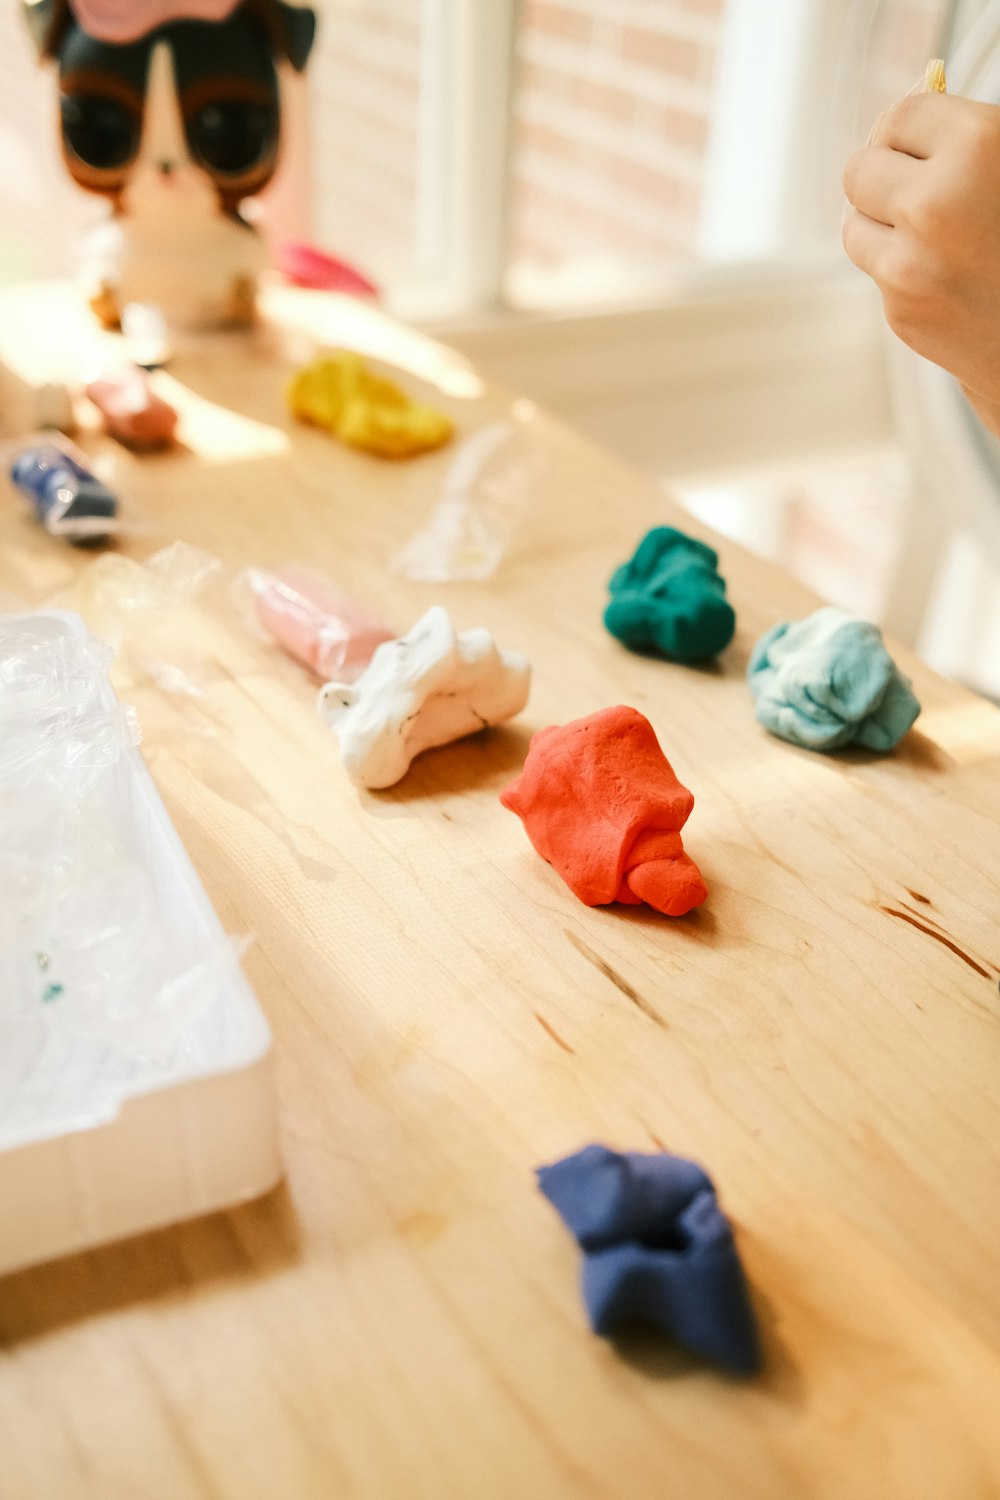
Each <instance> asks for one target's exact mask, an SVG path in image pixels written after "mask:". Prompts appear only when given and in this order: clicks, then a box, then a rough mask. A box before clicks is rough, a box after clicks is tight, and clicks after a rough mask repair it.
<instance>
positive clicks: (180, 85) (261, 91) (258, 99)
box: [59, 7, 280, 211]
mask: <svg viewBox="0 0 1000 1500" xmlns="http://www.w3.org/2000/svg"><path fill="white" fill-rule="evenodd" d="M59 75H60V112H61V123H62V139H63V151H64V155H65V159H66V165H67V167H68V169H69V171H70V173H71V175H72V176H73V178H74V179H75V181H76V182H78V183H79V185H80V186H81V187H83V188H86V189H88V190H89V191H90V192H95V193H101V194H103V195H104V196H106V197H109V198H112V199H113V200H115V201H116V202H117V203H120V204H125V205H126V206H128V199H129V197H130V196H135V195H139V196H145V195H147V194H148V193H149V192H150V191H151V190H152V189H153V188H154V186H155V187H156V188H157V189H162V196H163V197H164V199H165V201H166V202H168V203H169V201H170V200H171V198H173V199H176V200H178V206H179V203H180V200H181V199H182V197H183V196H184V195H185V194H187V195H189V196H190V195H191V194H193V193H195V192H198V193H199V194H200V195H201V196H204V194H205V193H206V192H211V193H212V194H213V195H214V198H215V201H216V202H219V203H221V206H222V207H223V208H224V209H225V210H227V211H233V210H235V208H236V205H237V204H238V203H239V202H240V200H241V199H243V198H248V197H251V196H252V195H253V194H255V193H258V192H260V190H261V189H262V188H263V187H264V186H265V185H266V184H267V182H268V181H269V180H270V178H271V177H272V175H273V174H274V170H275V167H276V165H277V160H278V144H279V137H280V102H279V93H278V79H277V73H276V70H275V64H274V59H273V56H272V52H271V46H270V42H269V39H268V37H267V35H266V33H265V31H264V30H263V28H262V27H261V26H260V25H259V23H258V21H257V20H256V18H255V17H254V16H253V15H252V14H250V13H249V12H248V10H247V9H246V8H245V7H243V8H240V9H239V10H237V11H236V13H235V14H234V15H232V16H231V17H230V18H229V19H228V20H225V21H222V22H218V23H212V24H209V23H206V22H203V21H176V22H172V23H171V24H169V25H166V26H161V27H159V28H157V29H156V30H155V31H152V32H150V33H149V34H148V35H147V36H144V37H142V38H141V39H140V40H138V41H135V42H130V43H127V44H125V45H116V44H113V43H110V42H106V41H99V40H96V39H95V38H93V37H91V36H89V35H88V34H87V33H86V32H84V31H82V30H81V29H80V27H79V26H77V25H72V26H71V27H70V28H69V30H68V32H67V33H66V35H65V37H64V39H63V42H62V45H61V46H60V48H59Z"/></svg>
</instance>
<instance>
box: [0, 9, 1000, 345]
mask: <svg viewBox="0 0 1000 1500" xmlns="http://www.w3.org/2000/svg"><path fill="white" fill-rule="evenodd" d="M313 3H314V4H316V6H317V9H318V10H319V12H320V22H321V25H320V36H319V42H318V46H317V50H316V53H315V54H314V58H313V61H312V64H311V67H310V71H309V85H308V86H309V136H308V140H307V143H306V148H305V149H306V152H307V155H308V164H309V172H308V181H309V183H310V184H311V185H310V186H309V187H308V188H307V187H306V186H305V180H306V174H300V175H301V176H302V178H303V185H302V186H301V187H300V188H299V190H298V191H299V205H298V209H299V211H298V212H297V213H295V214H293V219H294V224H293V225H292V227H294V229H295V231H296V232H298V231H299V229H301V228H303V227H306V228H308V230H309V232H310V233H311V234H312V235H313V237H314V238H315V239H316V240H317V242H318V243H320V244H321V245H322V246H324V248H327V249H329V250H331V251H332V252H334V253H336V254H339V255H342V256H344V257H345V258H347V259H349V260H353V261H355V262H356V263H357V264H358V265H359V266H360V267H361V269H363V270H366V271H368V272H369V273H370V274H371V275H372V276H373V277H374V278H375V279H376V280H378V281H380V282H382V283H383V285H384V286H385V288H386V290H387V293H388V299H389V305H390V306H391V307H393V308H394V309H395V310H397V311H400V312H402V313H404V314H408V315H415V316H419V315H421V314H423V313H433V312H448V311H451V312H454V311H461V310H468V309H472V308H475V307H476V306H484V305H491V304H492V305H496V303H497V302H499V301H501V300H504V299H506V300H507V301H508V302H511V303H513V304H515V305H519V306H522V307H533V308H538V309H545V308H547V307H550V306H556V305H561V304H562V305H564V304H566V303H568V302H574V303H576V304H577V305H579V304H580V303H588V302H590V303H597V302H601V301H607V300H609V299H610V300H615V299H621V298H624V299H625V300H629V301H633V302H634V301H636V300H637V299H639V300H641V299H642V298H643V297H645V296H650V297H652V296H662V295H663V294H665V293H669V291H670V290H671V289H672V288H674V287H675V286H676V285H677V283H678V281H679V280H683V279H684V278H686V277H689V276H691V275H692V274H697V273H698V271H699V268H702V267H704V266H706V265H714V266H718V265H722V266H733V265H742V264H744V263H746V262H758V263H759V262H762V261H763V262H771V263H773V262H774V261H776V260H781V259H783V258H788V257H792V258H795V257H800V258H801V257H802V256H812V255H816V254H820V255H822V254H831V253H835V252H837V251H838V231H839V221H840V204H841V197H840V169H841V165H842V162H843V160H844V158H845V156H846V155H847V154H848V153H849V151H850V150H851V149H852V148H853V146H854V145H855V144H857V142H858V141H859V140H860V139H862V138H863V136H864V133H865V130H866V128H867V124H868V122H869V121H870V120H871V118H872V117H873V116H874V114H875V113H876V112H877V111H878V109H880V108H882V107H884V106H885V105H886V103H888V102H889V101H890V100H892V99H893V98H895V97H898V96H899V95H900V94H901V93H903V92H905V90H906V89H907V88H908V87H909V86H910V85H911V83H912V82H913V81H914V80H915V79H916V78H918V77H919V76H920V73H921V71H922V69H923V66H924V63H925V62H926V60H927V58H928V56H930V55H932V54H935V53H937V52H938V51H939V50H940V48H941V46H942V44H943V38H944V36H945V34H946V28H947V26H948V24H949V22H951V23H953V24H960V23H959V22H958V21H956V17H958V16H959V14H961V16H962V17H964V18H966V19H967V17H968V12H969V11H970V10H972V9H974V8H975V7H976V6H977V5H978V4H979V3H980V0H325V3H324V0H319V3H317V0H313ZM0 49H2V50H0V58H2V61H0V90H2V92H0V98H2V100H3V104H2V107H0V183H2V187H0V198H2V207H3V213H2V215H0V225H2V228H0V275H3V276H6V277H8V278H10V277H11V276H17V275H21V276H23V275H25V274H39V273H52V272H54V273H65V272H66V271H67V270H69V269H70V265H71V256H72V250H71V246H72V242H73V239H74V236H75V233H76V231H78V230H79V229H80V227H81V225H83V224H85V223H87V222H90V221H92V220H93V218H94V216H95V215H96V214H98V213H100V212H101V206H100V205H99V204H96V203H93V202H91V201H89V200H87V199H86V198H85V197H84V196H83V195H81V194H80V193H78V192H77V191H76V190H75V189H73V188H72V187H71V186H70V185H69V183H68V182H67V181H66V179H65V174H64V172H63V171H62V169H61V166H60V164H59V161H58V154H57V152H56V149H55V140H54V137H55V131H54V117H55V110H54V103H53V80H52V78H51V75H44V74H42V73H40V71H39V69H38V68H37V66H36V64H35V61H34V59H33V57H32V55H31V49H30V47H29V45H28V42H27V38H26V36H25V35H24V27H23V24H22V21H21V17H20V14H19V10H18V7H17V6H16V5H14V4H13V3H11V4H8V5H5V6H3V7H2V8H0ZM39 125H41V128H39ZM288 202H289V200H288V196H287V195H286V196H285V197H282V195H281V194H280V193H278V194H276V195H275V197H274V201H273V209H272V215H277V216H279V217H280V216H282V215H287V214H288V212H289V208H288ZM280 227H281V226H280V225H279V228H280ZM54 230H58V232H55V233H54V232H53V231H54ZM67 231H68V232H67Z"/></svg>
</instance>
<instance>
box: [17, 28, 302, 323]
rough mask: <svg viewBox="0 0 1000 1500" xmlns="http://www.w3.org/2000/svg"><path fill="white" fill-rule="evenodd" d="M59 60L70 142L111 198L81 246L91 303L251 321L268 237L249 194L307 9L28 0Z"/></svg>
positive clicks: (82, 168) (110, 318)
mask: <svg viewBox="0 0 1000 1500" xmlns="http://www.w3.org/2000/svg"><path fill="white" fill-rule="evenodd" d="M24 7H25V14H26V17H27V20H28V24H29V27H30V29H31V31H32V34H33V35H34V38H35V41H36V43H37V45H38V48H39V52H40V54H41V56H42V57H43V58H51V59H53V60H54V61H55V63H56V65H57V67H58V70H59V85H60V111H61V127H62V142H63V154H64V157H65V161H66V166H67V168H68V170H69V172H70V175H71V176H72V177H73V179H74V181H75V182H77V183H78V184H79V185H80V186H81V187H82V188H85V189H86V190H87V191H88V192H92V193H98V194H100V195H101V196H103V197H105V198H107V199H108V201H109V203H110V205H111V213H110V216H109V218H108V219H107V220H106V221H105V222H104V223H103V224H101V225H99V226H98V227H97V229H96V230H94V231H93V232H92V233H91V235H90V236H88V240H87V243H86V246H85V253H84V278H85V283H86V290H87V294H88V297H89V300H90V304H91V306H92V307H93V309H94V312H95V313H96V314H97V316H98V318H99V319H100V320H101V322H102V323H103V324H104V325H105V326H106V327H116V326H117V325H118V323H119V321H120V318H121V314H122V311H123V309H124V308H125V307H126V306H127V305H129V304H131V303H148V304H152V305H153V306H155V307H158V308H160V310H161V311H162V312H163V314H164V316H165V317H166V318H167V319H168V321H170V322H173V323H175V324H178V325H180V326H186V327H209V326H212V325H217V324H227V323H236V324H240V323H247V322H249V321H250V320H251V319H252V318H253V315H254V308H255V299H256V291H257V278H258V275H259V273H260V272H261V271H262V270H263V268H264V264H265V251H264V246H263V242H262V241H261V240H260V238H259V237H258V235H257V233H256V232H255V230H254V229H253V228H251V226H250V225H249V224H248V223H247V222H246V220H245V219H243V218H242V217H241V215H240V204H241V203H242V202H243V201H244V200H245V199H247V198H250V197H253V196H254V195H255V194H257V193H259V192H260V191H261V190H262V188H264V187H265V186H266V185H267V183H268V182H269V181H270V180H271V178H272V176H273V175H274V172H275V169H276V167H277V163H278V152H279V143H280V134H281V100H280V90H279V83H278V74H277V68H276V63H277V62H278V61H280V60H282V59H287V61H288V62H290V63H291V65H292V66H293V67H294V68H296V69H297V70H299V71H301V70H302V69H303V68H304V67H305V65H306V61H307V60H308V57H309V53H310V50H311V48H312V43H313V39H314V35H315V28H316V18H315V15H314V13H313V11H312V10H309V9H306V8H305V7H300V6H297V5H289V4H286V3H285V0H147V3H145V4H138V3H136V0H24Z"/></svg>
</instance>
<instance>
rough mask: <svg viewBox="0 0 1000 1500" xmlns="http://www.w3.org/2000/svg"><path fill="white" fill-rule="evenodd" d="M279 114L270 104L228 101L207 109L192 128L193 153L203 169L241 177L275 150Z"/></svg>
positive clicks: (202, 110)
mask: <svg viewBox="0 0 1000 1500" xmlns="http://www.w3.org/2000/svg"><path fill="white" fill-rule="evenodd" d="M277 135H278V115H277V110H276V109H275V108H274V107H273V106H271V105H267V104H250V103H247V102H245V101H239V100H227V101H221V100H220V101H218V102H215V103H212V104H206V105H203V106H202V108H201V109H199V110H198V113H197V114H196V115H195V116H194V118H193V120H192V121H191V123H190V126H189V141H190V145H191V149H192V151H193V152H194V154H195V156H197V157H198V158H199V159H200V161H201V163H202V165H203V166H206V167H208V168H209V169H210V171H212V172H218V173H221V174H222V175H224V176H231V177H240V176H242V175H243V174H244V173H246V172H249V171H251V170H252V168H254V167H256V166H257V165H258V164H259V163H260V162H261V161H262V160H263V159H264V158H265V157H266V156H268V155H270V153H271V151H272V150H273V149H274V146H275V143H276V140H277Z"/></svg>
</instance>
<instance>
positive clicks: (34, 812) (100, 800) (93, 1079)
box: [0, 614, 240, 1144]
mask: <svg viewBox="0 0 1000 1500" xmlns="http://www.w3.org/2000/svg"><path fill="white" fill-rule="evenodd" d="M110 656H111V653H110V650H109V648H108V647H107V646H105V645H103V644H101V643H98V642H97V641H95V640H93V639H92V638H90V637H89V636H87V634H86V633H85V632H84V631H83V630H82V629H81V628H80V625H79V622H78V621H77V622H74V620H73V617H72V616H59V615H55V614H45V615H15V616H11V617H4V616H0V1144H2V1143H3V1140H4V1138H6V1137H8V1136H10V1135H11V1134H14V1135H16V1134H17V1132H18V1130H24V1129H27V1128H28V1127H29V1126H30V1128H31V1129H32V1130H37V1129H38V1128H39V1121H40V1120H43V1119H44V1120H51V1121H52V1122H53V1128H55V1127H56V1126H58V1127H59V1128H66V1126H67V1122H72V1121H82V1120H84V1119H87V1120H92V1119H93V1118H95V1117H97V1118H99V1117H102V1115H104V1114H107V1113H110V1112H113V1111H114V1109H115V1108H116V1106H117V1103H118V1101H119V1099H120V1098H121V1097H123V1096H124V1094H125V1093H127V1092H129V1091H134V1089H135V1088H136V1086H137V1085H138V1084H139V1083H141V1081H142V1080H143V1079H149V1080H151V1081H152V1080H157V1079H162V1078H164V1077H169V1076H170V1074H171V1071H172V1070H174V1069H176V1067H177V1059H178V1055H179V1054H184V1055H186V1056H188V1057H190V1054H191V1049H192V1048H195V1049H197V1046H198V1042H197V1034H196V1033H197V1028H196V1024H195V1023H196V1022H197V1019H198V1017H199V1016H200V1015H201V1014H202V1013H203V1012H204V1010H205V1008H206V1007H207V1006H209V1005H210V1004H211V1002H212V1001H213V1000H214V999H215V997H216V996H217V995H218V993H219V992H220V987H221V986H223V985H224V984H226V983H228V982H229V981H230V980H231V978H232V974H233V970H234V966H235V965H237V964H238V962H239V953H240V947H239V945H238V944H234V943H233V942H231V941H229V940H224V939H222V938H220V937H219V936H217V935H215V934H213V933H212V932H211V931H205V930H199V929H198V928H197V927H196V926H192V924H191V923H190V922H189V921H186V920H184V913H183V909H182V908H179V907H178V904H177V900H176V896H175V890H174V881H175V877H174V873H173V871H172V869H171V867H170V864H169V862H168V861H166V860H164V859H163V858H162V857H161V858H159V859H158V858H157V856H158V855H160V854H161V850H160V849H159V848H158V846H157V842H156V837H155V835H153V834H151V832H150V819H149V806H148V793H144V791H143V788H144V786H145V785H147V784H148V778H145V779H144V774H143V777H139V776H137V774H136V765H135V757H134V754H133V747H134V746H135V745H136V744H137V742H138V739H139V727H138V722H137V719H136V716H135V714H134V712H133V711H132V710H131V709H130V708H128V707H127V706H125V705H121V704H118V703H117V702H116V700H115V698H114V695H113V694H112V693H111V691H110V688H109V687H108V684H107V676H106V673H107V667H108V663H109V661H110ZM139 770H140V771H141V766H140V767H139Z"/></svg>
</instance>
